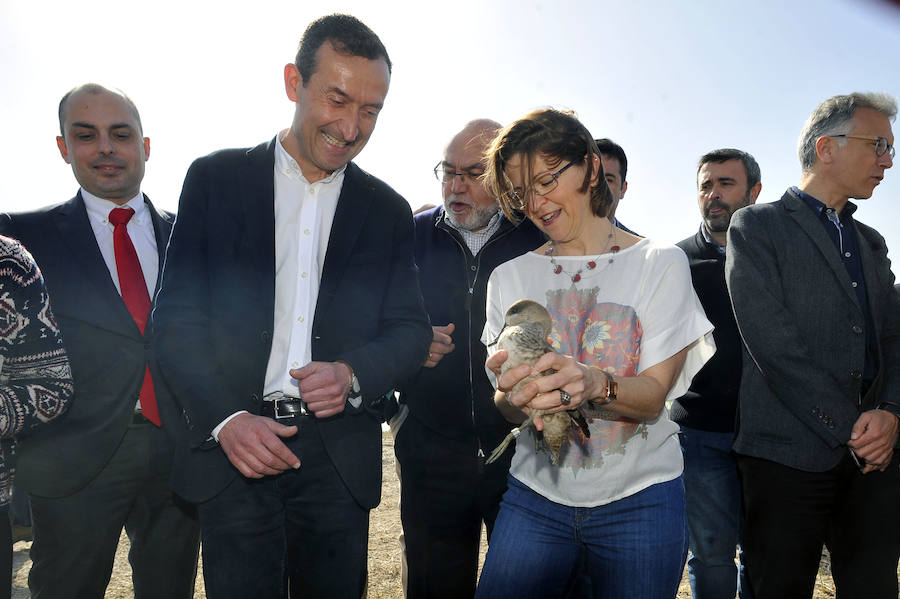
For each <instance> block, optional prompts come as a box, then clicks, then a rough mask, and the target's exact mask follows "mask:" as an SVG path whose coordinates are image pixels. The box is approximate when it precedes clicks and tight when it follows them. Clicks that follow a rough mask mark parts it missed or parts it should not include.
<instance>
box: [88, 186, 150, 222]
mask: <svg viewBox="0 0 900 599" xmlns="http://www.w3.org/2000/svg"><path fill="white" fill-rule="evenodd" d="M81 198H82V199H83V200H84V207H85V209H86V210H87V213H88V218H90V219H91V220H96V221H99V222H102V223H106V222H108V221H109V213H110V212H111V211H112V210H113V209H114V208H126V207H127V208H131V209H132V210H134V216H132V217H131V218H132V219H134V221H135V222H143V221H144V219H145V218H147V217H148V215H149V213H150V211H149V210H148V208H147V204H145V203H144V194H143V193H138V194H137V195H136V196H134V197H133V198H131V199H130V200H128V202H127V203H125V204H122V205H119V204H116V203H115V202H113V201H111V200H104V199H103V198H98V197H97V196H95V195H94V194H92V193H91V192H89V191H87V190H86V189H84V188H83V187H82V188H81Z"/></svg>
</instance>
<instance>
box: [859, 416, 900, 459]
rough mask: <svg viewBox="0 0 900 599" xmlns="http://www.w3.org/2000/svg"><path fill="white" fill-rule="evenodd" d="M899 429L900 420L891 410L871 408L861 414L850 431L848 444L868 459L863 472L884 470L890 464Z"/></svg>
mask: <svg viewBox="0 0 900 599" xmlns="http://www.w3.org/2000/svg"><path fill="white" fill-rule="evenodd" d="M898 430H900V421H898V419H897V417H896V416H894V415H893V414H891V413H890V412H886V411H884V410H869V411H867V412H863V413H862V414H860V416H859V418H858V419H857V421H856V424H854V425H853V430H852V431H851V432H850V441H849V442H848V443H847V445H849V446H850V447H851V448H852V449H853V451H855V452H856V455H858V456H859V457H861V458H863V459H865V460H866V466H865V468H863V470H862V473H863V474H868V473H869V472H872V471H874V470H880V471H883V470H885V469H886V468H887V467H888V465H890V463H891V457H893V455H894V444H895V443H896V442H897V433H898Z"/></svg>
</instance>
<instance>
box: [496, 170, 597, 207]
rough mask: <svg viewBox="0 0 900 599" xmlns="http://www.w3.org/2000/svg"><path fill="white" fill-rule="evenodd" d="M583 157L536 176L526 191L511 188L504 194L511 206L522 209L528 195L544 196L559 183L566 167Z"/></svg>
mask: <svg viewBox="0 0 900 599" xmlns="http://www.w3.org/2000/svg"><path fill="white" fill-rule="evenodd" d="M582 160H583V159H581V158H578V159H576V160H573V161H572V162H570V163H568V164H567V165H565V166H564V167H562V168H561V169H559V170H558V171H556V172H555V173H545V174H543V175H540V176H539V177H537V180H536V181H535V182H534V184H533V185H532V186H531V187H530V188H529V189H528V190H527V191H526V190H524V189H522V188H515V189H511V190H509V191H507V192H506V196H507V197H508V198H509V200H510V202H511V203H512V205H513V207H514V208H516V209H517V210H524V209H525V203H526V201H527V198H528V195H529V194H531V193H534V194H535V195H539V196H545V195H547V194H548V193H550V192H551V191H553V190H554V189H556V186H557V185H559V176H560V175H561V174H563V173H564V172H566V169H567V168H569V167H570V166H572V165H573V164H579V163H581V162H582Z"/></svg>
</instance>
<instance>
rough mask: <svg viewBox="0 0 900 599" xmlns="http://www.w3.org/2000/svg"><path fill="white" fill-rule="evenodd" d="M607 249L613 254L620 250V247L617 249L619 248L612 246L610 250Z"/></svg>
mask: <svg viewBox="0 0 900 599" xmlns="http://www.w3.org/2000/svg"><path fill="white" fill-rule="evenodd" d="M609 249H610V251H613V252H618V251H619V250H620V249H622V248H620V247H619V246H617V245H614V246H612V247H611V248H609Z"/></svg>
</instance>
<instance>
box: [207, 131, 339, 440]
mask: <svg viewBox="0 0 900 599" xmlns="http://www.w3.org/2000/svg"><path fill="white" fill-rule="evenodd" d="M345 171H346V166H344V167H341V168H340V169H338V170H336V171H334V172H333V173H332V174H331V175H329V176H328V177H326V178H325V179H321V180H319V181H316V182H315V183H310V182H309V181H307V180H306V177H304V176H303V172H302V171H301V170H300V165H298V164H297V161H296V160H294V159H293V158H292V157H291V155H290V154H288V153H287V150H285V149H284V146H282V145H281V139H280V137H279V138H276V142H275V172H274V181H275V328H274V330H273V331H272V349H271V352H270V353H269V362H268V366H267V367H266V379H265V385H264V387H263V395H269V394H271V393H275V392H281V393H284V394H285V395H287V396H290V397H298V398H299V397H300V388H299V384H298V382H297V380H296V379H294V378H291V375H290V372H289V371H290V370H291V369H293V368H300V367H301V366H305V365H306V364H309V363H310V362H311V361H312V323H313V317H314V316H315V314H316V301H317V299H318V296H319V283H320V282H321V280H322V268H323V266H324V264H325V253H326V250H327V249H328V239H329V237H330V235H331V225H332V223H333V221H334V213H335V210H337V202H338V197H339V196H340V194H341V187H342V186H343V184H344V172H345ZM245 412H246V410H241V411H238V412H235V413H234V414H231V415H230V416H229V417H228V418H226V419H225V420H223V421H222V422H220V423H219V425H218V426H216V427H215V428H214V429H213V431H212V436H213V438H214V439H216V441H218V440H219V431H221V430H222V428H223V427H224V426H225V425H226V424H227V423H228V422H229V421H230V420H231V419H232V418H234V417H235V416H237V415H238V414H242V413H245Z"/></svg>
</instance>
